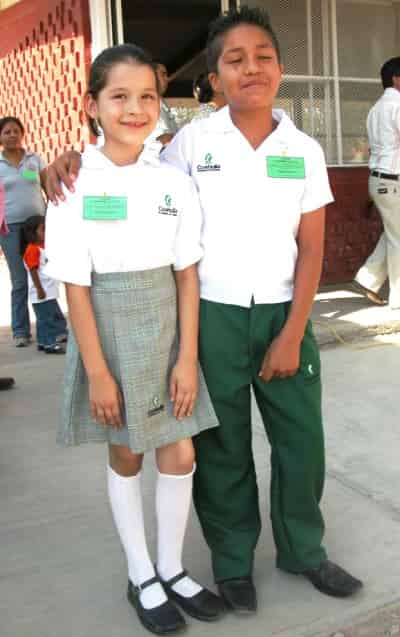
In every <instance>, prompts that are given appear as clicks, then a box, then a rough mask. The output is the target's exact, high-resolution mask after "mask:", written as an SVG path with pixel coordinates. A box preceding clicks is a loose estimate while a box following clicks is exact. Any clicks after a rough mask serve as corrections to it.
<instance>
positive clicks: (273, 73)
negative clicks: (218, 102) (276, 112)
mask: <svg viewBox="0 0 400 637" xmlns="http://www.w3.org/2000/svg"><path fill="white" fill-rule="evenodd" d="M282 73H283V66H282V65H281V64H280V62H279V60H278V55H277V52H276V49H275V48H274V45H273V42H272V40H271V38H270V37H269V36H268V35H267V33H266V32H265V31H264V30H263V29H261V28H260V27H257V26H254V25H250V24H241V25H239V26H237V27H234V28H232V29H231V30H230V31H228V32H227V33H226V34H225V36H223V48H222V52H221V55H220V57H219V60H218V70H217V73H211V74H210V82H211V83H212V86H213V89H214V90H215V91H218V92H222V93H224V95H225V98H226V101H227V103H228V104H229V106H230V107H231V108H232V109H233V110H237V111H253V110H259V109H265V108H268V107H272V104H273V101H274V99H275V97H276V95H277V93H278V90H279V86H280V83H281V80H282Z"/></svg>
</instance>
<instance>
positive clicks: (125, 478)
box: [107, 464, 142, 482]
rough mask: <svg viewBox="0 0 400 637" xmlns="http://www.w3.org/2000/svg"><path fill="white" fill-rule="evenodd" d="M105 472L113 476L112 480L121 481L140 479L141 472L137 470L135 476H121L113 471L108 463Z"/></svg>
mask: <svg viewBox="0 0 400 637" xmlns="http://www.w3.org/2000/svg"><path fill="white" fill-rule="evenodd" d="M107 474H108V476H109V477H110V478H113V479H114V480H115V479H117V480H120V481H121V482H129V481H132V480H140V477H141V475H142V472H141V471H139V473H137V474H136V475H135V476H121V475H120V474H119V473H117V472H116V471H114V469H113V468H112V467H111V466H110V465H109V464H108V465H107Z"/></svg>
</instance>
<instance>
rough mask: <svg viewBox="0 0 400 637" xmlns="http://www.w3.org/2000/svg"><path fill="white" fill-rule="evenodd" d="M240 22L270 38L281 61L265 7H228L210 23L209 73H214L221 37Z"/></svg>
mask: <svg viewBox="0 0 400 637" xmlns="http://www.w3.org/2000/svg"><path fill="white" fill-rule="evenodd" d="M242 24H249V25H251V26H255V27H259V28H260V29H262V30H263V31H265V33H266V34H267V35H268V37H269V38H270V39H271V40H272V44H273V46H274V49H275V51H276V54H277V56H278V61H279V62H280V61H281V49H280V46H279V41H278V38H277V36H276V34H275V31H274V30H273V28H272V25H271V21H270V18H269V15H268V13H267V11H266V10H265V9H260V8H251V7H247V6H243V7H241V8H240V9H230V10H229V11H227V12H226V13H225V14H223V15H221V16H219V17H218V18H217V19H216V20H214V22H212V23H211V25H210V29H209V32H208V39H207V67H208V71H209V73H216V72H217V66H218V60H219V57H220V55H221V53H222V48H223V39H224V36H225V34H226V33H228V31H230V30H231V29H234V28H235V27H238V26H240V25H242Z"/></svg>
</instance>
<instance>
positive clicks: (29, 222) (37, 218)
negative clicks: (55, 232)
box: [20, 215, 45, 256]
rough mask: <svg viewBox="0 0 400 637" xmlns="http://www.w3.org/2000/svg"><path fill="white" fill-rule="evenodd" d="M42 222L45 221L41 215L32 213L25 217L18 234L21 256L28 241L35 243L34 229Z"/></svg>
mask: <svg viewBox="0 0 400 637" xmlns="http://www.w3.org/2000/svg"><path fill="white" fill-rule="evenodd" d="M42 223H45V218H44V216H43V215H32V216H31V217H28V219H25V221H24V225H23V226H22V232H21V236H20V253H21V255H22V256H24V254H25V250H26V248H27V247H28V244H29V243H36V241H37V237H36V231H37V229H38V227H39V226H40V225H41V224H42Z"/></svg>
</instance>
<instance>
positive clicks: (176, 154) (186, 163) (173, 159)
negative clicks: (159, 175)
mask: <svg viewBox="0 0 400 637" xmlns="http://www.w3.org/2000/svg"><path fill="white" fill-rule="evenodd" d="M191 126H192V125H191V124H187V125H186V126H184V127H183V128H181V130H180V131H179V132H178V133H177V134H176V135H175V136H174V137H173V139H172V140H171V142H170V143H169V144H168V145H167V146H166V148H165V149H164V150H163V152H162V153H161V161H165V162H166V163H167V164H171V165H172V166H175V168H179V169H180V170H182V171H183V172H184V173H186V174H187V175H191V173H192V167H191V159H192V142H191V137H192V128H191Z"/></svg>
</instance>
